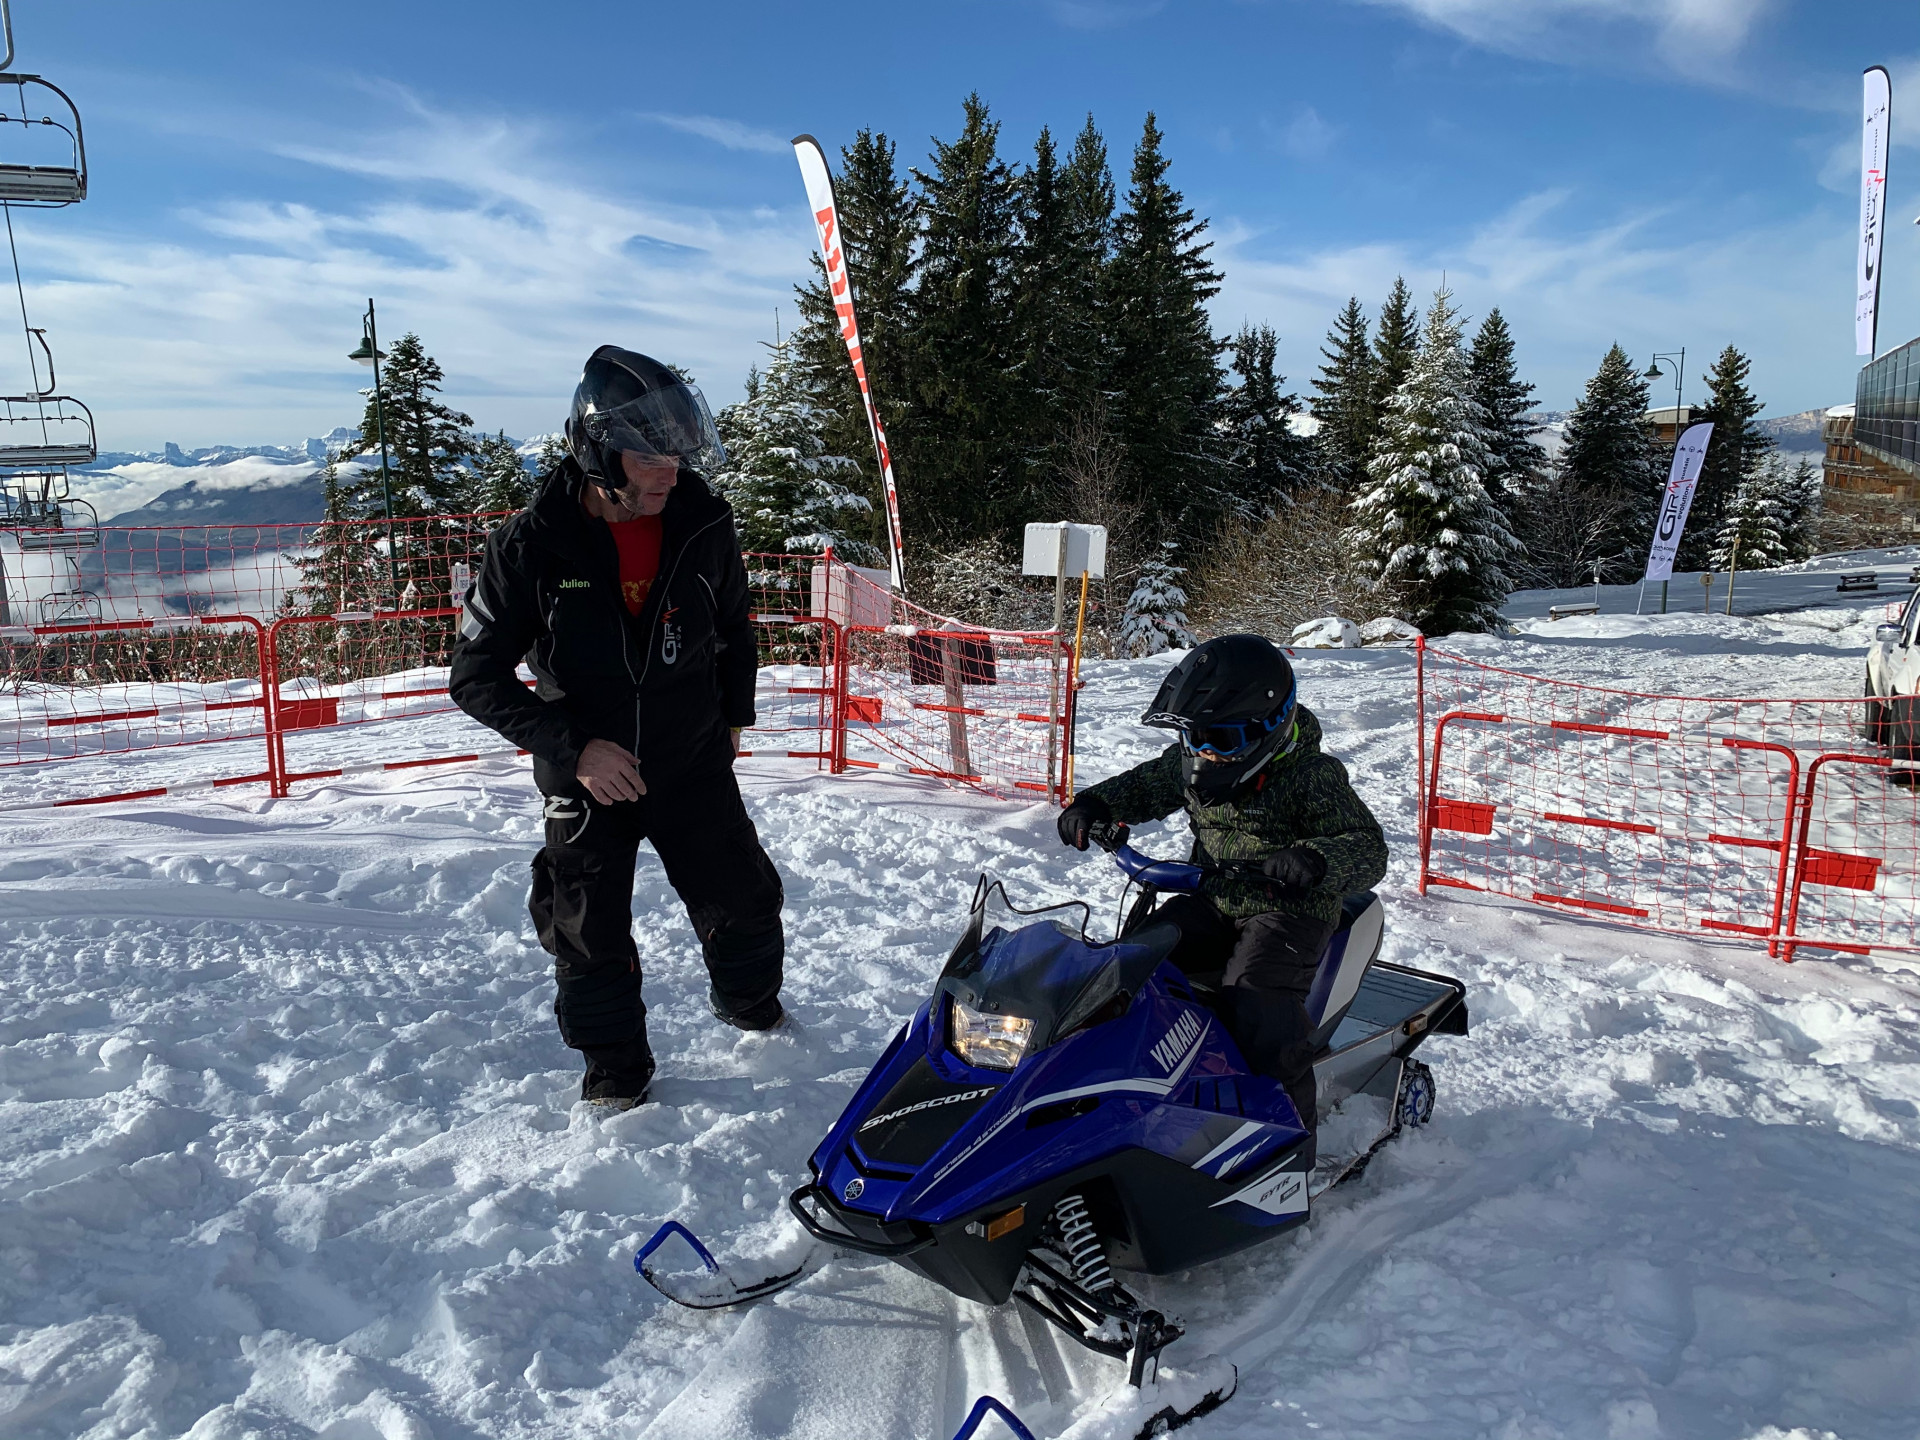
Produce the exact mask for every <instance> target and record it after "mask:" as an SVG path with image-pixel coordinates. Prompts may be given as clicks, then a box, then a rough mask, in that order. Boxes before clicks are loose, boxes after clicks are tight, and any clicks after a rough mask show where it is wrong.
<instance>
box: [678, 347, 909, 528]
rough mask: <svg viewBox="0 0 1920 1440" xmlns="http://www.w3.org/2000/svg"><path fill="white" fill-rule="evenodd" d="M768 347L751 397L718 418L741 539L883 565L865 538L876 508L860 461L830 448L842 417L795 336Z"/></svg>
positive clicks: (723, 487)
mask: <svg viewBox="0 0 1920 1440" xmlns="http://www.w3.org/2000/svg"><path fill="white" fill-rule="evenodd" d="M769 349H770V354H769V356H768V359H767V368H766V369H765V370H764V371H761V370H754V371H751V372H749V373H748V375H747V386H746V389H747V393H746V397H745V398H744V399H742V400H740V401H739V402H738V403H736V404H733V405H729V406H727V407H725V408H724V409H723V410H721V412H720V414H719V416H718V420H717V423H718V425H719V428H720V436H721V440H722V441H723V443H724V444H725V445H726V447H727V468H726V469H724V470H722V471H721V472H720V473H719V474H717V475H715V476H714V477H713V483H714V488H715V489H716V490H717V491H719V493H720V494H721V496H722V497H723V498H725V499H726V500H727V502H728V503H729V504H731V505H732V506H733V523H734V527H735V529H737V530H738V531H739V533H740V540H741V543H742V544H743V545H744V546H745V547H746V548H747V549H748V550H750V551H760V552H765V553H774V554H783V553H784V554H817V553H819V552H821V551H825V550H829V549H831V550H832V551H834V553H835V554H837V555H839V556H841V557H842V558H843V559H845V560H847V561H848V562H849V563H851V564H855V565H874V564H878V563H880V561H881V559H882V556H881V553H880V551H879V550H878V549H877V548H876V547H875V546H873V545H872V544H870V543H868V541H867V540H866V539H865V538H864V532H865V528H866V521H867V520H868V518H869V517H870V515H871V514H872V512H873V508H874V507H873V502H872V501H871V500H869V499H868V498H867V496H866V495H865V494H864V493H863V489H864V487H863V486H862V485H861V483H860V465H859V463H858V462H857V461H855V460H853V459H852V458H850V457H848V456H846V455H836V454H834V453H832V452H831V450H830V449H829V448H828V439H827V436H828V433H829V430H830V428H831V427H832V426H833V423H834V421H835V420H836V419H837V418H838V417H837V416H836V415H835V413H834V411H833V409H832V408H831V407H830V406H828V405H825V404H823V403H821V397H820V396H819V394H818V393H817V391H816V389H815V387H814V385H813V383H812V380H811V378H810V377H809V375H808V374H807V372H806V371H805V370H804V369H803V368H802V367H801V366H800V365H799V363H798V362H797V360H796V357H795V355H794V353H793V346H792V342H791V341H789V342H787V343H786V344H780V345H774V346H771V347H769Z"/></svg>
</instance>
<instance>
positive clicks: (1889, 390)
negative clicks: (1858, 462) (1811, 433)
mask: <svg viewBox="0 0 1920 1440" xmlns="http://www.w3.org/2000/svg"><path fill="white" fill-rule="evenodd" d="M1853 443H1854V444H1856V445H1858V446H1859V447H1860V448H1861V449H1862V450H1866V451H1869V452H1871V454H1872V455H1873V457H1874V458H1875V459H1878V460H1884V461H1885V462H1886V463H1888V464H1889V465H1894V466H1897V467H1899V468H1900V469H1901V470H1904V471H1906V472H1907V473H1908V474H1909V475H1920V340H1909V341H1908V342H1907V343H1906V344H1904V345H1902V346H1901V347H1900V348H1899V349H1898V350H1889V351H1888V352H1887V353H1886V354H1884V355H1882V356H1881V357H1880V358H1879V359H1878V360H1876V361H1874V362H1873V363H1872V364H1871V365H1869V366H1867V367H1866V368H1865V369H1863V370H1862V371H1861V372H1860V378H1859V380H1858V381H1856V382H1855V388H1854V398H1853Z"/></svg>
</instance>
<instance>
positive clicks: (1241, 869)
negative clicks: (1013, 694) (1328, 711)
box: [1059, 635, 1387, 1129]
mask: <svg viewBox="0 0 1920 1440" xmlns="http://www.w3.org/2000/svg"><path fill="white" fill-rule="evenodd" d="M1296 693H1297V692H1296V687H1295V684H1294V678H1293V667H1292V666H1291V665H1289V664H1288V663H1287V657H1286V656H1285V655H1284V654H1282V653H1281V651H1280V650H1279V649H1278V647H1276V646H1275V645H1274V644H1273V643H1272V642H1271V641H1268V640H1265V639H1262V638H1261V637H1260V636H1258V635H1223V636H1221V637H1219V638H1218V639H1215V640H1209V641H1207V642H1206V643H1205V644H1203V645H1200V646H1197V647H1196V648H1195V649H1193V650H1192V651H1191V652H1189V653H1188V654H1187V656H1186V657H1185V658H1184V659H1182V660H1181V661H1180V662H1179V664H1177V665H1175V666H1174V667H1173V670H1172V672H1171V673H1170V674H1169V675H1168V676H1167V678H1166V680H1165V682H1164V683H1163V684H1162V685H1161V686H1160V692H1159V694H1158V695H1156V696H1155V697H1154V701H1153V704H1152V705H1151V706H1150V707H1149V708H1148V710H1147V713H1146V714H1145V715H1144V716H1142V717H1141V719H1142V722H1143V723H1144V724H1147V725H1154V726H1158V727H1160V728H1163V729H1168V730H1173V731H1175V732H1176V733H1177V734H1178V735H1179V737H1180V738H1179V739H1178V740H1177V741H1176V742H1175V743H1174V744H1172V745H1169V746H1168V747H1167V749H1166V750H1165V751H1164V752H1163V753H1162V754H1161V755H1160V756H1159V757H1158V758H1156V759H1153V760H1149V761H1147V762H1146V763H1144V764H1141V765H1136V766H1135V767H1134V768H1133V769H1131V770H1128V771H1126V772H1125V773H1123V774H1120V775H1116V776H1114V777H1113V778H1112V779H1110V780H1103V781H1101V782H1100V783H1099V784H1098V785H1094V786H1090V787H1089V788H1088V789H1086V790H1084V791H1082V792H1081V794H1080V796H1079V798H1077V799H1076V800H1075V801H1074V802H1073V804H1071V805H1069V806H1068V807H1067V808H1066V809H1065V810H1063V811H1062V812H1061V813H1060V821H1059V827H1060V838H1061V839H1062V840H1064V841H1065V842H1066V843H1067V844H1069V845H1071V846H1073V847H1074V848H1075V849H1076V850H1084V849H1086V848H1087V842H1088V840H1089V838H1092V839H1095V840H1099V839H1100V838H1102V834H1103V831H1102V828H1101V827H1111V826H1113V825H1115V824H1120V825H1137V824H1140V823H1142V822H1144V821H1147V820H1159V819H1162V818H1163V817H1165V816H1167V815H1170V814H1172V813H1173V812H1174V811H1175V810H1178V809H1180V808H1181V807H1182V806H1184V807H1185V808H1186V811H1187V818H1188V820H1189V822H1190V823H1191V824H1192V826H1193V853H1192V859H1193V861H1194V863H1196V864H1199V865H1205V866H1209V867H1219V868H1218V869H1217V870H1216V871H1215V873H1213V874H1211V875H1209V876H1208V879H1207V882H1206V885H1205V887H1204V889H1203V890H1202V891H1201V892H1200V893H1199V894H1196V895H1176V896H1174V897H1173V898H1172V899H1170V900H1168V901H1167V902H1166V903H1165V904H1163V905H1162V906H1161V907H1160V908H1159V909H1158V910H1157V911H1155V912H1154V918H1155V919H1156V920H1166V921H1170V922H1172V923H1173V924H1175V925H1176V926H1178V928H1179V930H1180V937H1181V938H1180V942H1179V944H1178V945H1177V946H1176V947H1175V949H1174V951H1173V954H1172V957H1171V958H1172V960H1173V962H1174V963H1175V964H1176V965H1178V966H1179V967H1180V968H1181V969H1182V970H1184V971H1186V972H1187V973H1188V974H1191V975H1195V976H1212V975H1214V974H1217V975H1218V976H1219V980H1218V986H1219V989H1218V992H1217V999H1216V1000H1215V1002H1214V1008H1215V1009H1216V1010H1217V1012H1218V1013H1219V1015H1220V1018H1221V1020H1222V1022H1223V1023H1224V1024H1225V1025H1226V1027H1227V1031H1228V1033H1229V1034H1231V1035H1232V1036H1233V1038H1234V1041H1235V1042H1236V1043H1237V1044H1238V1045H1239V1047H1240V1051H1241V1053H1242V1054H1243V1055H1244V1056H1245V1057H1246V1060H1247V1063H1248V1065H1250V1066H1251V1067H1252V1068H1253V1069H1255V1070H1257V1071H1259V1072H1260V1073H1262V1074H1266V1075H1271V1076H1273V1077H1274V1078H1275V1079H1277V1080H1279V1081H1280V1082H1281V1084H1282V1085H1284V1086H1285V1087H1286V1089H1287V1093H1288V1094H1289V1095H1291V1096H1292V1097H1293V1101H1294V1108H1295V1109H1297V1110H1298V1111H1299V1112H1300V1118H1301V1119H1302V1121H1303V1122H1304V1123H1305V1124H1306V1125H1307V1126H1308V1128H1310V1129H1311V1128H1312V1127H1313V1125H1314V1121H1315V1115H1314V1101H1313V1090H1314V1082H1313V1053H1312V1051H1313V1041H1312V1031H1313V1025H1312V1022H1311V1021H1310V1020H1309V1019H1308V1017H1307V1007H1306V999H1307V994H1308V992H1309V990H1311V988H1312V986H1313V977H1314V972H1315V970H1316V968H1317V967H1318V965H1319V961H1320V955H1321V952H1322V951H1323V950H1324V949H1325V948H1326V944H1327V941H1328V940H1329V939H1330V938H1331V937H1332V935H1333V932H1334V929H1335V927H1336V926H1337V925H1338V924H1339V920H1340V902H1341V899H1342V897H1343V896H1347V895H1354V894H1358V893H1360V892H1361V891H1364V890H1368V889H1371V888H1372V887H1373V886H1374V885H1376V884H1378V883H1379V882H1380V880H1381V878H1382V877H1383V876H1384V875H1385V874H1386V873H1387V842H1386V838H1385V836H1384V835H1382V833H1381V830H1380V822H1379V821H1377V820H1375V819H1374V818H1373V813H1372V812H1371V811H1370V810H1368V809H1367V807H1366V804H1365V803H1364V802H1363V801H1362V800H1361V799H1360V797H1359V796H1358V795H1357V794H1355V793H1354V789H1353V786H1352V785H1351V784H1349V783H1348V781H1347V771H1346V767H1345V766H1343V765H1342V764H1341V763H1340V762H1339V761H1338V760H1336V759H1335V758H1334V757H1333V756H1331V755H1329V754H1327V753H1325V752H1324V751H1322V750H1321V748H1320V722H1319V721H1318V720H1316V719H1315V718H1314V717H1313V714H1312V712H1311V711H1309V710H1308V709H1307V708H1306V707H1305V706H1304V705H1300V704H1298V703H1297V699H1296Z"/></svg>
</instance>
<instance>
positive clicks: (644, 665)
mask: <svg viewBox="0 0 1920 1440" xmlns="http://www.w3.org/2000/svg"><path fill="white" fill-rule="evenodd" d="M725 518H726V513H725V512H724V511H723V512H722V513H721V514H719V515H716V516H714V517H713V519H711V520H709V521H708V522H707V523H706V524H704V525H702V526H701V527H700V528H699V529H698V530H696V531H694V532H693V533H692V534H691V535H689V536H687V538H686V539H685V541H683V542H682V543H681V546H680V548H679V549H678V550H677V551H675V552H674V556H673V568H672V569H670V570H669V571H667V582H666V584H664V585H662V586H661V587H660V605H661V607H662V608H663V609H664V608H665V606H666V603H667V595H668V592H669V591H671V590H672V588H673V577H674V576H676V575H678V574H679V573H680V562H681V561H682V560H684V559H686V556H687V551H689V550H691V549H692V548H693V542H694V541H696V540H698V539H699V538H700V537H701V536H702V535H704V534H706V533H707V531H709V530H711V529H712V528H713V527H714V526H716V525H718V524H719V523H720V522H721V521H722V520H724V519H725ZM656 613H657V612H656ZM642 640H643V642H644V643H645V645H646V647H647V651H646V655H645V656H644V657H643V658H642V659H641V661H640V675H639V678H638V679H635V680H634V682H633V749H634V753H635V754H636V755H637V754H639V753H640V687H641V686H642V685H644V684H646V682H647V675H648V674H649V673H650V672H651V671H652V669H653V627H652V626H648V627H647V631H646V633H645V635H644V636H643V637H642ZM626 653H627V647H626V646H625V645H624V644H623V645H621V647H620V654H621V657H622V658H623V659H624V658H625V657H626ZM627 674H628V676H629V677H632V675H633V662H632V661H631V660H629V661H627Z"/></svg>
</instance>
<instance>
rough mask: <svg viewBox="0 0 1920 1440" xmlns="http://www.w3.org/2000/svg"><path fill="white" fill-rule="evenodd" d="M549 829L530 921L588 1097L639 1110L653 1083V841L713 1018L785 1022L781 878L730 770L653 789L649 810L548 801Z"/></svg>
mask: <svg viewBox="0 0 1920 1440" xmlns="http://www.w3.org/2000/svg"><path fill="white" fill-rule="evenodd" d="M546 821H547V835H546V839H547V843H546V845H545V846H544V847H543V848H542V849H541V851H540V853H539V854H538V855H536V856H534V859H533V893H532V895H531V897H530V898H529V899H528V902H527V908H528V909H529V910H530V911H531V912H532V914H533V924H534V928H535V930H536V931H537V932H538V933H539V936H540V943H541V945H542V946H544V947H545V948H546V950H547V952H548V953H549V954H551V955H552V956H553V957H554V966H553V972H554V979H555V981H556V982H557V984H558V987H559V996H558V998H557V999H556V1000H555V1002H554V1014H555V1017H556V1018H557V1019H558V1020H559V1022H560V1037H561V1039H563V1040H565V1041H566V1043H567V1044H568V1045H571V1046H572V1047H573V1048H574V1049H576V1050H579V1051H581V1052H582V1053H583V1054H584V1055H585V1056H586V1060H587V1076H586V1079H585V1081H583V1082H582V1086H581V1094H582V1095H583V1096H585V1097H586V1098H588V1099H598V1098H602V1097H608V1096H621V1097H629V1098H637V1097H638V1096H640V1095H642V1094H644V1093H645V1091H646V1087H647V1082H648V1080H649V1079H651V1078H652V1075H653V1052H652V1050H651V1049H650V1048H649V1046H648V1044H647V1007H646V1005H645V1004H644V1003H643V1002H642V1001H641V999H640V955H639V952H638V950H637V949H636V948H635V946H634V943H633V875H634V861H635V858H636V856H637V855H638V853H639V848H640V842H641V841H642V840H651V841H652V842H653V848H654V852H655V853H656V854H658V855H659V857H660V863H661V864H662V865H663V866H665V868H666V872H667V880H668V882H669V883H670V884H672V886H673V888H674V889H675V890H676V891H677V892H678V893H679V896H680V900H681V903H682V904H684V905H685V906H686V907H687V918H688V919H689V920H691V921H692V922H693V931H694V934H695V935H697V936H699V938H700V947H701V950H702V952H703V953H704V955H705V958H706V962H707V975H708V978H709V979H710V980H711V981H712V984H713V989H712V996H711V998H712V1003H713V1007H714V1009H715V1010H716V1011H717V1012H719V1013H720V1014H721V1016H722V1017H723V1018H729V1019H735V1020H738V1021H740V1022H741V1023H743V1024H744V1025H746V1026H747V1027H748V1028H760V1027H761V1026H763V1025H765V1024H768V1023H771V1021H772V1020H773V1019H775V1018H777V1017H778V1014H779V996H780V978H781V965H782V962H783V961H784V959H785V955H786V938H785V935H784V933H783V932H782V930H781V926H780V903H781V899H782V896H781V889H780V876H779V874H778V872H776V871H775V870H774V868H773V862H772V861H771V860H769V859H768V858H767V852H766V851H765V850H763V849H761V847H760V837H759V835H758V834H757V833H756V832H755V830H754V828H753V821H752V819H751V818H750V817H749V816H748V815H747V810H746V806H744V805H743V804H741V802H740V787H739V786H738V785H737V784H736V783H735V781H734V778H733V772H732V771H731V770H722V771H718V772H716V773H714V774H710V775H706V776H702V777H699V778H696V779H688V780H679V781H665V780H658V779H649V781H648V785H647V793H646V794H645V795H642V796H641V797H640V798H639V799H638V800H625V801H620V802H618V803H616V804H612V805H602V804H600V803H598V802H597V801H595V800H593V799H592V798H591V797H589V796H587V795H586V794H585V792H584V791H580V792H578V793H573V794H561V795H550V796H548V797H547V803H546Z"/></svg>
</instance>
